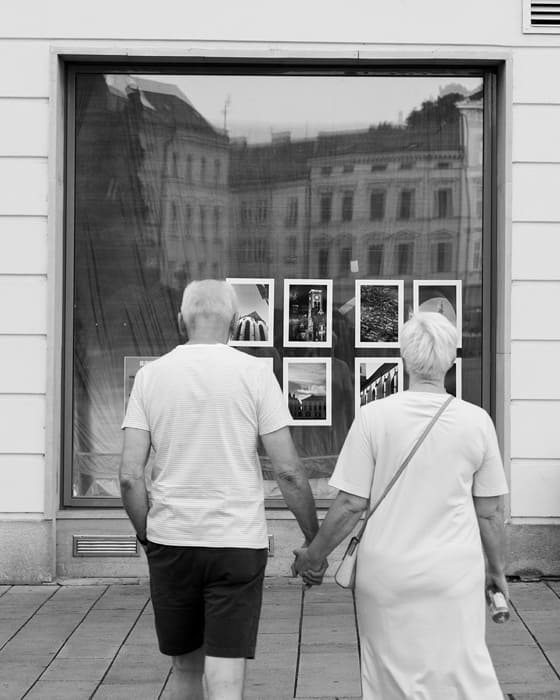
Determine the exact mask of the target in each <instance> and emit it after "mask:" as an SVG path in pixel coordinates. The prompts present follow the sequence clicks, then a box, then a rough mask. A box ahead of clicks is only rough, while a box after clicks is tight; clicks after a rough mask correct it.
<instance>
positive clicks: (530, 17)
mask: <svg viewBox="0 0 560 700" xmlns="http://www.w3.org/2000/svg"><path fill="white" fill-rule="evenodd" d="M523 32H524V33H526V34H560V0H523Z"/></svg>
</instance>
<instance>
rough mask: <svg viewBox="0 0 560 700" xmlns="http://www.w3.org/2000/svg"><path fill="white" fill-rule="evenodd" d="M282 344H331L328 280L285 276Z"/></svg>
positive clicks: (330, 292)
mask: <svg viewBox="0 0 560 700" xmlns="http://www.w3.org/2000/svg"><path fill="white" fill-rule="evenodd" d="M284 284H285V286H284V345H287V346H290V345H291V346H293V347H331V343H332V341H331V338H332V281H331V280H285V283H284Z"/></svg>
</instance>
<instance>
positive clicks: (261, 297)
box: [226, 278, 274, 347]
mask: <svg viewBox="0 0 560 700" xmlns="http://www.w3.org/2000/svg"><path fill="white" fill-rule="evenodd" d="M226 281H227V282H229V283H230V284H231V285H232V286H233V288H234V290H235V293H236V295H237V300H238V303H239V307H238V308H239V319H238V321H237V325H236V327H235V328H234V330H233V333H232V337H231V340H230V345H239V346H253V347H259V346H272V345H273V344H274V342H273V340H274V339H273V332H274V280H271V279H243V278H227V280H226Z"/></svg>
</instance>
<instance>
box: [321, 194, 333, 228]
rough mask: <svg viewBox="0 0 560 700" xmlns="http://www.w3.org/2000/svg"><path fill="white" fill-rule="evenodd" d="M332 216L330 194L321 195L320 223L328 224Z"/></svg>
mask: <svg viewBox="0 0 560 700" xmlns="http://www.w3.org/2000/svg"><path fill="white" fill-rule="evenodd" d="M331 216H332V194H322V195H321V219H320V221H321V223H322V224H328V223H329V222H330V220H331Z"/></svg>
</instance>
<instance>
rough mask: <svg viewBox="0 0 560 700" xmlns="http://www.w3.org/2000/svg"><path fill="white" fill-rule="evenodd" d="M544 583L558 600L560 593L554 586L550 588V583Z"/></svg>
mask: <svg viewBox="0 0 560 700" xmlns="http://www.w3.org/2000/svg"><path fill="white" fill-rule="evenodd" d="M544 583H545V585H546V587H547V588H548V590H549V591H552V592H553V593H554V595H555V596H556V597H557V598H560V593H559V592H558V591H557V590H556V589H554V588H552V586H549V585H548V583H549V582H548V581H545V582H544Z"/></svg>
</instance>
